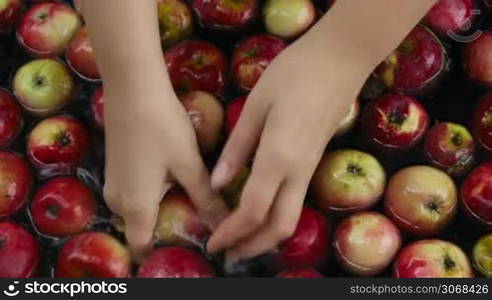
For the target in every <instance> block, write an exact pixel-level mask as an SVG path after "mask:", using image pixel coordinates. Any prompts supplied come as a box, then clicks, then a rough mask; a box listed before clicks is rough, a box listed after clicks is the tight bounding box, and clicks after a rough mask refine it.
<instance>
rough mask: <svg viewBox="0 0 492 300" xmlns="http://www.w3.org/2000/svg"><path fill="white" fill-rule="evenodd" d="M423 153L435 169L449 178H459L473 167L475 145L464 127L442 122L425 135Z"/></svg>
mask: <svg viewBox="0 0 492 300" xmlns="http://www.w3.org/2000/svg"><path fill="white" fill-rule="evenodd" d="M424 152H425V155H426V157H427V159H428V160H429V162H430V163H431V164H432V165H433V166H435V167H436V168H439V169H441V170H443V171H445V172H446V173H448V174H449V175H451V176H461V175H463V174H465V173H466V172H468V171H469V170H470V168H471V167H472V165H473V161H474V157H475V143H474V142H473V137H472V136H471V134H470V132H469V131H468V129H466V128H465V127H464V126H461V125H459V124H455V123H449V122H442V123H438V124H436V125H435V126H434V127H432V128H431V129H430V130H429V132H428V133H427V135H426V137H425V142H424Z"/></svg>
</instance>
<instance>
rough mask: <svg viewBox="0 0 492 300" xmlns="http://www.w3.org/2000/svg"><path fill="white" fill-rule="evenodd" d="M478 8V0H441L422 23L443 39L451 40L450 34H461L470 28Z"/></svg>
mask: <svg viewBox="0 0 492 300" xmlns="http://www.w3.org/2000/svg"><path fill="white" fill-rule="evenodd" d="M477 7H478V6H477V3H476V0H439V1H437V3H436V4H435V5H434V7H433V8H432V9H431V10H430V11H429V12H428V13H427V15H426V16H425V17H424V19H423V20H422V22H423V23H424V24H425V25H426V26H427V27H429V28H430V29H431V30H432V31H433V32H434V33H436V34H437V35H439V36H440V37H441V38H446V39H449V35H448V33H450V32H452V33H455V34H460V33H463V32H464V31H466V29H465V30H464V28H466V27H470V25H471V24H472V23H473V21H475V19H476V18H475V17H476V15H475V14H473V10H474V9H477Z"/></svg>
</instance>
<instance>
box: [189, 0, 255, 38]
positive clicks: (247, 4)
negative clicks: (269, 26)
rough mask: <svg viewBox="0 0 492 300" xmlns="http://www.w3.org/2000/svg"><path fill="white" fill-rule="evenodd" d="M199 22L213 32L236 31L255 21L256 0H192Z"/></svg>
mask: <svg viewBox="0 0 492 300" xmlns="http://www.w3.org/2000/svg"><path fill="white" fill-rule="evenodd" d="M192 8H193V11H194V12H195V15H196V16H197V18H198V20H199V23H200V25H201V26H202V27H204V28H205V29H208V30H211V31H213V32H226V33H238V32H240V31H242V30H244V29H246V28H248V27H250V26H251V25H253V24H254V23H255V21H256V20H257V18H258V14H259V13H258V10H259V1H258V0H192Z"/></svg>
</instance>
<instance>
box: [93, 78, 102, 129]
mask: <svg viewBox="0 0 492 300" xmlns="http://www.w3.org/2000/svg"><path fill="white" fill-rule="evenodd" d="M91 115H92V120H93V121H94V123H96V125H97V126H98V127H99V128H101V129H104V89H103V87H102V86H100V87H97V88H96V89H95V90H94V92H93V93H92V97H91Z"/></svg>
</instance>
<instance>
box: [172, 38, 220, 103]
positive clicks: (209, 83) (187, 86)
mask: <svg viewBox="0 0 492 300" xmlns="http://www.w3.org/2000/svg"><path fill="white" fill-rule="evenodd" d="M165 60H166V65H167V68H168V71H169V76H170V77H171V82H172V84H173V86H174V89H175V90H176V91H177V92H180V93H181V92H190V91H197V90H200V91H206V92H210V93H212V94H220V93H221V92H222V91H223V90H224V88H225V85H226V76H227V61H226V57H225V56H224V54H223V53H222V51H221V50H220V49H218V48H217V47H215V46H214V45H212V44H210V43H208V42H202V41H184V42H181V43H179V44H177V45H176V46H174V47H172V48H170V49H168V50H167V51H166V52H165Z"/></svg>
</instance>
